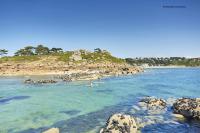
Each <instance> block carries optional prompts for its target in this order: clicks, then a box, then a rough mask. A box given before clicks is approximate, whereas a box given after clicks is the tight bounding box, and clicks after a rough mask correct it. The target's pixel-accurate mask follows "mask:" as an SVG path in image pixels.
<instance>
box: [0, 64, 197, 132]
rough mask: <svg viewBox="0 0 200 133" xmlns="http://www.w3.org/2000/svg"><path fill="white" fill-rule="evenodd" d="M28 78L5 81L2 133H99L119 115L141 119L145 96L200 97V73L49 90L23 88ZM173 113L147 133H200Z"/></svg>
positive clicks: (182, 71) (0, 92)
mask: <svg viewBox="0 0 200 133" xmlns="http://www.w3.org/2000/svg"><path fill="white" fill-rule="evenodd" d="M24 79H25V77H1V78H0V133H4V132H5V133H7V132H8V133H40V132H42V131H44V130H45V129H48V128H50V127H58V128H59V129H60V131H61V133H86V132H88V133H95V132H98V130H99V129H100V128H101V127H102V126H103V125H104V123H105V121H106V120H107V118H108V117H109V116H110V115H111V114H113V113H115V112H124V113H127V114H131V115H134V116H138V117H144V116H145V115H147V114H145V113H142V112H133V111H132V108H133V105H137V102H138V100H139V99H140V98H141V97H143V96H147V95H148V96H156V97H161V98H164V99H167V98H170V97H175V98H179V97H183V96H184V97H200V69H199V68H178V69H147V70H146V72H145V73H141V74H137V75H133V76H122V77H117V78H114V77H113V78H105V79H102V80H101V81H95V82H94V86H93V87H92V88H91V87H89V86H88V82H71V83H63V82H60V83H57V84H49V85H26V84H23V81H24ZM170 114H171V109H170V108H168V110H167V113H165V114H164V115H163V116H162V117H163V118H162V119H164V122H158V123H155V124H152V125H148V126H146V127H144V128H142V129H141V132H144V133H148V132H149V133H152V132H155V133H168V132H171V133H177V132H181V133H188V132H190V133H193V132H194V133H196V132H200V124H199V122H198V121H192V120H191V121H178V120H175V119H173V118H171V115H170Z"/></svg>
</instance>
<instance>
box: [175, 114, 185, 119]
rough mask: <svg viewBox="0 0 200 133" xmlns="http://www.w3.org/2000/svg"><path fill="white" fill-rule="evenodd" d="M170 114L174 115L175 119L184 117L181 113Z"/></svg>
mask: <svg viewBox="0 0 200 133" xmlns="http://www.w3.org/2000/svg"><path fill="white" fill-rule="evenodd" d="M172 116H174V117H175V118H177V119H184V118H185V117H184V116H183V115H181V114H172Z"/></svg>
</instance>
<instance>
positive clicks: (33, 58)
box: [0, 55, 40, 62]
mask: <svg viewBox="0 0 200 133" xmlns="http://www.w3.org/2000/svg"><path fill="white" fill-rule="evenodd" d="M39 59H40V58H39V56H37V55H32V56H11V57H2V58H0V62H7V61H14V62H21V61H36V60H39Z"/></svg>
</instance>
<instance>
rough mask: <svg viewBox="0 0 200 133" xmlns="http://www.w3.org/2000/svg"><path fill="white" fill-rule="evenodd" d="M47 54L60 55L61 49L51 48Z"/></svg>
mask: <svg viewBox="0 0 200 133" xmlns="http://www.w3.org/2000/svg"><path fill="white" fill-rule="evenodd" d="M49 52H50V53H62V52H63V49H62V48H52V49H51V50H50V51H49Z"/></svg>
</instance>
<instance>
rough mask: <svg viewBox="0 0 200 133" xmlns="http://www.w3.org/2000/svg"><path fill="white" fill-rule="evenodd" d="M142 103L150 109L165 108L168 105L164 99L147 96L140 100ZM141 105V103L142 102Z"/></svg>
mask: <svg viewBox="0 0 200 133" xmlns="http://www.w3.org/2000/svg"><path fill="white" fill-rule="evenodd" d="M140 103H143V104H144V105H146V106H147V108H148V109H153V110H154V109H164V108H165V107H166V102H165V100H163V99H159V98H154V97H146V98H143V99H142V100H140ZM140 105H141V104H140Z"/></svg>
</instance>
